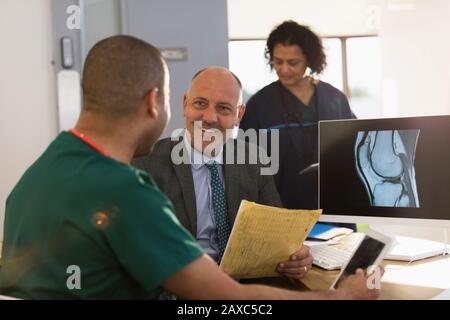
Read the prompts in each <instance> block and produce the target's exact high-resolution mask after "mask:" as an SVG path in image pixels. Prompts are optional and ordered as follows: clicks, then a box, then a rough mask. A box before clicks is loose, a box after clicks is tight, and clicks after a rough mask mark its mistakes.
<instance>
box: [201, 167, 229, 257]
mask: <svg viewBox="0 0 450 320" xmlns="http://www.w3.org/2000/svg"><path fill="white" fill-rule="evenodd" d="M205 165H206V167H207V168H208V169H209V172H210V173H211V193H212V204H213V210H214V217H215V220H216V229H217V245H218V247H219V252H218V254H219V261H220V260H222V256H223V253H224V251H225V247H226V246H227V242H228V237H229V236H230V224H229V223H228V214H227V202H226V198H225V190H224V187H223V184H222V181H221V180H220V177H219V171H218V169H217V162H210V163H207V164H205Z"/></svg>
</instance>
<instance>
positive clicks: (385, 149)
mask: <svg viewBox="0 0 450 320" xmlns="http://www.w3.org/2000/svg"><path fill="white" fill-rule="evenodd" d="M419 134H420V129H411V130H382V131H359V132H358V134H357V137H356V142H355V145H354V152H355V166H356V171H357V173H358V176H359V178H360V180H361V182H362V183H363V185H364V188H365V190H366V192H367V195H368V197H369V201H370V204H371V206H372V207H404V208H420V202H419V194H418V191H417V184H416V175H415V169H414V158H415V154H416V147H417V142H418V139H419Z"/></svg>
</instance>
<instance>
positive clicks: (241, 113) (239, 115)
mask: <svg viewBox="0 0 450 320" xmlns="http://www.w3.org/2000/svg"><path fill="white" fill-rule="evenodd" d="M245 108H246V107H245V104H244V103H243V104H241V106H240V107H239V114H238V123H239V122H241V120H242V117H243V116H244V113H245Z"/></svg>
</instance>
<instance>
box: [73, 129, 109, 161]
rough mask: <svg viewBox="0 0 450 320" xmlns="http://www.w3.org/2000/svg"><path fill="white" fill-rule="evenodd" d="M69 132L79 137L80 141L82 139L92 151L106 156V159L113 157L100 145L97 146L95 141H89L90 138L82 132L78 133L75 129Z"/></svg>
mask: <svg viewBox="0 0 450 320" xmlns="http://www.w3.org/2000/svg"><path fill="white" fill-rule="evenodd" d="M69 132H70V133H71V134H73V135H74V136H75V137H77V138H78V139H80V140H81V141H83V142H84V143H86V144H87V145H88V146H90V147H91V148H92V149H94V150H95V151H98V152H100V153H101V154H102V155H104V156H105V157H111V156H110V155H109V153H108V152H107V151H106V150H105V149H103V148H102V147H100V146H99V145H98V144H96V143H95V142H94V141H92V140H91V139H89V138H88V137H86V136H85V135H84V134H82V133H81V132H78V131H77V130H75V129H70V130H69Z"/></svg>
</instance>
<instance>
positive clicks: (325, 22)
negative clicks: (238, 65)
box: [228, 0, 376, 38]
mask: <svg viewBox="0 0 450 320" xmlns="http://www.w3.org/2000/svg"><path fill="white" fill-rule="evenodd" d="M371 2H372V1H371V0H339V1H336V0H314V1H310V0H245V1H242V0H228V26H229V28H228V34H229V37H230V38H254V37H257V38H266V37H267V35H268V34H269V33H270V31H271V30H272V29H273V27H274V26H275V25H277V24H279V23H281V22H282V21H284V20H287V19H293V20H296V21H298V22H299V23H301V24H306V25H309V26H311V28H312V29H313V30H314V31H316V32H318V33H319V34H321V35H323V36H325V35H327V36H331V35H332V36H336V35H355V34H359V35H361V34H368V33H373V32H374V31H376V30H374V25H373V23H372V20H373V18H372V17H373V14H372V11H371V10H370V4H371Z"/></svg>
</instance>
